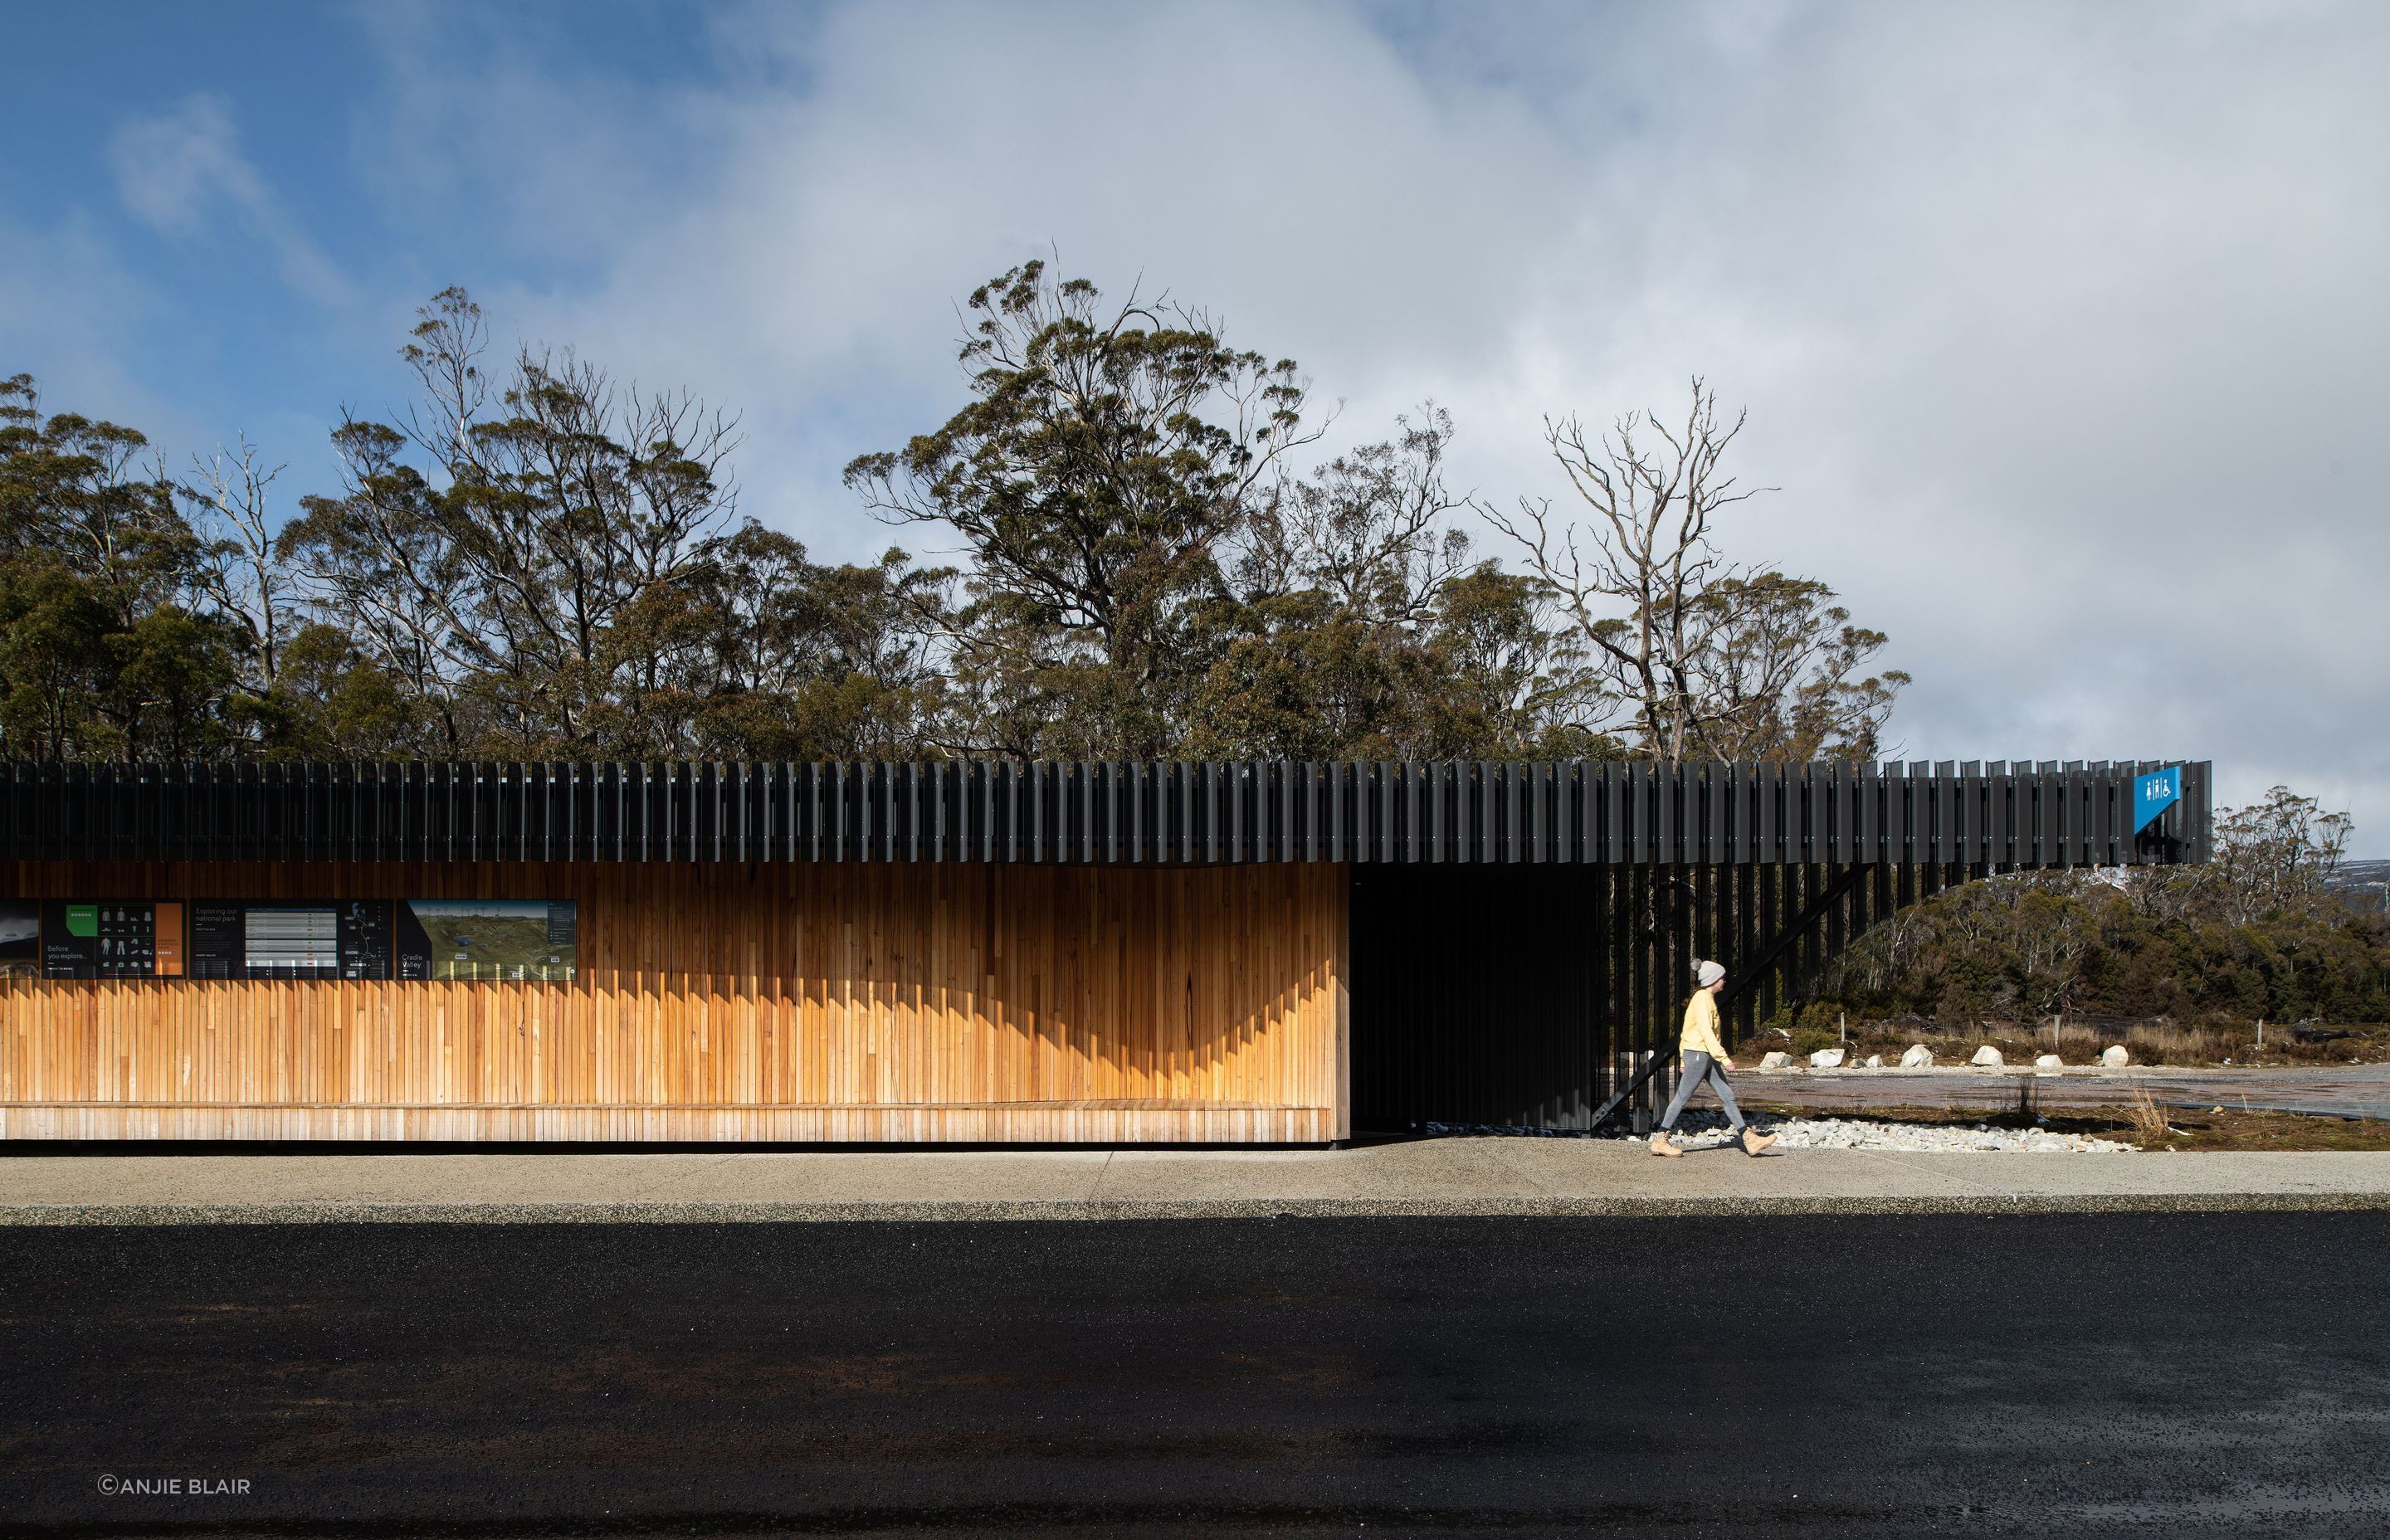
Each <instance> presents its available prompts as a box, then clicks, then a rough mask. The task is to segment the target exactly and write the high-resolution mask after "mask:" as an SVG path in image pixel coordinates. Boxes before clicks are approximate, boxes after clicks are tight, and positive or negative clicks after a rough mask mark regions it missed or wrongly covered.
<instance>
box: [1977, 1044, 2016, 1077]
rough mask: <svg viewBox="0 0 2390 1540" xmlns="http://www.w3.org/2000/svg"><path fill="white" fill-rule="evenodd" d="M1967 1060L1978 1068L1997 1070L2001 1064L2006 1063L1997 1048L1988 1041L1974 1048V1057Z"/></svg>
mask: <svg viewBox="0 0 2390 1540" xmlns="http://www.w3.org/2000/svg"><path fill="white" fill-rule="evenodd" d="M1967 1062H1968V1063H1970V1064H1972V1065H1974V1066H1975V1067H1976V1068H1978V1069H1984V1070H1997V1069H1998V1068H1999V1067H2000V1066H2001V1065H2003V1064H2005V1063H2007V1062H2008V1060H2007V1059H2002V1058H2001V1057H2000V1050H1999V1049H1998V1048H1995V1047H1993V1046H1991V1045H1990V1044H1989V1043H1986V1044H1985V1045H1984V1046H1982V1047H1980V1048H1977V1049H1976V1050H1975V1057H1974V1058H1972V1059H1969V1060H1967Z"/></svg>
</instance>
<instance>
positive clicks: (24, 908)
mask: <svg viewBox="0 0 2390 1540" xmlns="http://www.w3.org/2000/svg"><path fill="white" fill-rule="evenodd" d="M41 976H42V904H41V901H40V900H39V899H33V898H11V899H5V900H0V979H38V978H40V977H41Z"/></svg>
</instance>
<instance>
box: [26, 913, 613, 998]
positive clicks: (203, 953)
mask: <svg viewBox="0 0 2390 1540" xmlns="http://www.w3.org/2000/svg"><path fill="white" fill-rule="evenodd" d="M580 931H581V908H580V905H578V904H576V903H574V902H572V901H571V900H561V901H553V900H548V899H482V898H416V899H405V900H397V901H393V900H391V899H386V898H366V899H348V898H344V899H325V900H320V901H316V902H312V903H311V902H307V901H303V900H300V901H292V900H274V901H251V900H249V899H196V900H192V901H189V902H187V903H186V902H183V901H180V900H174V901H164V900H148V899H139V900H135V899H95V900H90V901H84V900H75V899H48V900H41V899H0V979H8V978H42V979H179V978H186V977H187V978H193V979H205V980H243V979H356V980H377V979H416V980H443V981H445V980H466V981H482V982H493V983H540V982H550V983H569V982H572V979H573V978H574V977H575V976H576V975H577V974H578V973H579V971H580V961H581V937H580Z"/></svg>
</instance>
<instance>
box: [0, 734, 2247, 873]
mask: <svg viewBox="0 0 2390 1540" xmlns="http://www.w3.org/2000/svg"><path fill="white" fill-rule="evenodd" d="M2179 763H2183V762H2179V761H2160V760H2143V761H2109V762H2099V763H2091V764H2086V763H2084V762H2081V761H2073V762H2069V763H2068V764H2065V765H2063V766H2062V765H2058V764H2049V763H2043V764H2028V763H2027V762H2025V761H2022V760H2018V761H1995V762H1992V763H1991V764H1982V763H1979V762H1975V761H1969V762H1967V763H1966V764H1954V763H1949V762H1945V763H1943V764H1938V765H1927V764H1908V765H1900V764H1884V765H1873V764H1867V765H1847V764H1809V765H1800V764H1690V765H1685V766H1681V767H1677V768H1670V767H1667V766H1661V765H1651V764H1640V763H1636V764H1613V763H1600V762H1572V763H1562V764H1552V763H1494V762H1482V761H1446V762H1439V763H1433V764H1416V763H1398V762H1385V763H1379V764H1320V763H1317V762H1245V763H1219V762H1203V763H1188V762H1177V763H1163V764H1154V763H1117V762H1114V763H1100V764H1097V763H1081V764H1054V763H1045V762H1036V763H1028V764H1015V763H1010V762H984V761H970V762H935V763H924V764H915V763H887V762H880V763H871V764H854V763H834V764H561V763H559V764H266V765H258V764H238V765H199V764H193V765H183V764H137V765H114V764H110V765H96V766H95V765H82V764H10V765H8V766H7V767H6V770H5V771H0V796H5V798H6V802H7V807H6V811H5V813H0V859H6V860H74V861H100V860H118V861H135V860H151V861H211V860H212V861H331V860H382V861H392V860H409V861H425V860H429V861H553V860H584V861H589V860H596V861H703V862H719V861H736V862H757V861H788V860H798V861H945V860H968V861H1024V862H1055V863H1073V864H1077V863H1090V862H1098V863H1126V864H1170V865H1178V864H1212V863H1229V862H1249V861H1279V862H1283V861H1304V862H1320V861H1328V862H1345V863H1365V864H1370V865H1391V866H1402V865H1426V866H1445V865H1454V866H1464V865H1465V866H1546V865H1553V866H1659V867H1671V868H1673V867H1677V866H1683V867H1687V868H1697V867H1707V866H1728V865H1756V866H1778V865H1793V866H1799V865H1804V864H1813V865H1836V866H1848V865H1854V864H1857V865H1867V864H1883V865H1889V866H1903V865H1906V866H1944V867H1963V868H1966V869H1968V870H1970V871H1972V872H1975V873H1979V874H1980V873H1985V872H1991V871H1999V870H2006V869H2012V868H2016V867H2023V866H2087V865H2095V864H2096V865H2114V864H2119V863H2134V864H2146V863H2172V862H2180V861H2200V860H2204V859H2206V857H2207V854H2208V852H2209V847H2210V844H2211V842H2212V839H2213V813H2212V809H2211V806H2210V796H2211V791H2210V788H2211V786H2212V784H2213V773H2212V770H2211V767H2210V766H2209V765H2208V764H2205V763H2203V762H2191V763H2188V764H2184V770H2183V794H2182V800H2181V801H2180V802H2178V804H2177V805H2176V806H2175V807H2174V808H2172V809H2170V810H2169V811H2167V812H2166V813H2165V814H2164V815H2161V816H2160V817H2159V818H2158V820H2157V821H2156V822H2155V823H2154V824H2152V826H2151V828H2148V829H2145V830H2136V829H2134V828H2130V827H2129V826H2130V823H2131V811H2132V779H2133V776H2136V775H2139V774H2143V773H2146V772H2148V771H2150V770H2153V769H2157V768H2161V767H2163V766H2164V765H2165V764H2179Z"/></svg>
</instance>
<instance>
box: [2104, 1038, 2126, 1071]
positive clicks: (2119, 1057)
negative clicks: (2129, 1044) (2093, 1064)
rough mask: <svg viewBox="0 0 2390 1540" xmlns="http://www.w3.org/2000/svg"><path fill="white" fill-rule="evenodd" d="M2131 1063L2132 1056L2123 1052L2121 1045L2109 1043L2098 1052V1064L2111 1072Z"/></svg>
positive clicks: (2123, 1048)
mask: <svg viewBox="0 0 2390 1540" xmlns="http://www.w3.org/2000/svg"><path fill="white" fill-rule="evenodd" d="M2132 1061H2133V1056H2132V1055H2131V1054H2128V1053H2127V1052H2126V1051H2125V1046H2124V1045H2123V1044H2122V1043H2111V1044H2109V1045H2108V1046H2106V1047H2105V1048H2102V1049H2101V1050H2100V1062H2101V1063H2102V1064H2105V1065H2106V1066H2108V1068H2110V1069H2112V1070H2121V1069H2123V1068H2124V1067H2125V1066H2126V1065H2127V1064H2130V1063H2131V1062H2132Z"/></svg>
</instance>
